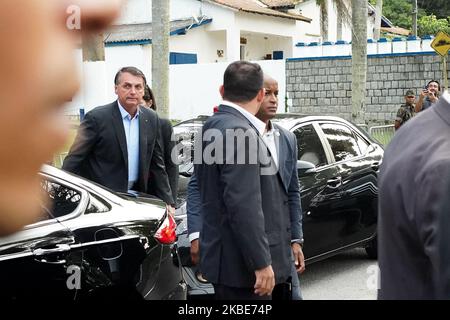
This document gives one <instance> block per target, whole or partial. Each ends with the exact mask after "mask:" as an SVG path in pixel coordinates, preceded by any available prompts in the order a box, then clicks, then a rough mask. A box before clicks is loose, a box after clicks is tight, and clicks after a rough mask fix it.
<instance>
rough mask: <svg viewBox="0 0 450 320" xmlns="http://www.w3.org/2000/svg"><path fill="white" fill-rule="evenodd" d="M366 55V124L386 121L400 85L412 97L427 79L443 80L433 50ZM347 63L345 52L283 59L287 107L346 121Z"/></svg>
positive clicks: (348, 101)
mask: <svg viewBox="0 0 450 320" xmlns="http://www.w3.org/2000/svg"><path fill="white" fill-rule="evenodd" d="M367 60H368V61H367V64H368V70H367V85H366V89H367V92H366V112H365V114H364V117H365V121H366V122H367V123H372V124H373V123H378V124H392V123H393V121H394V119H395V115H396V113H397V110H398V108H399V106H400V105H401V104H402V103H403V102H404V94H405V91H406V90H408V89H413V90H414V91H415V92H416V94H417V97H418V94H419V92H420V90H421V88H422V87H423V86H424V85H426V83H427V82H428V81H429V80H431V79H436V80H438V81H439V82H440V83H441V84H442V83H443V81H442V78H443V75H442V63H441V57H440V56H438V55H436V54H434V53H419V54H388V55H373V56H369V57H368V59H367ZM351 65H352V61H351V57H348V56H347V57H329V58H298V59H288V60H287V61H286V91H287V96H288V97H289V99H290V102H288V104H290V109H289V111H290V112H295V113H302V114H312V115H336V116H340V117H343V118H345V119H347V120H351V104H352V102H351V81H352V69H351ZM449 78H450V72H449Z"/></svg>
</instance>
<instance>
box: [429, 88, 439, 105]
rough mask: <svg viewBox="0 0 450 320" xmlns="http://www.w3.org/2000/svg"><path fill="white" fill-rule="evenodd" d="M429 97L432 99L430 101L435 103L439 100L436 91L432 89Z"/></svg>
mask: <svg viewBox="0 0 450 320" xmlns="http://www.w3.org/2000/svg"><path fill="white" fill-rule="evenodd" d="M428 99H430V101H431V102H433V103H434V102H436V101H437V97H436V94H435V93H434V92H431V91H430V92H429V93H428Z"/></svg>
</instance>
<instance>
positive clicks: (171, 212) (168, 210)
mask: <svg viewBox="0 0 450 320" xmlns="http://www.w3.org/2000/svg"><path fill="white" fill-rule="evenodd" d="M166 210H167V212H168V213H169V214H170V215H171V216H172V217H174V216H175V208H174V207H172V206H171V205H170V204H166Z"/></svg>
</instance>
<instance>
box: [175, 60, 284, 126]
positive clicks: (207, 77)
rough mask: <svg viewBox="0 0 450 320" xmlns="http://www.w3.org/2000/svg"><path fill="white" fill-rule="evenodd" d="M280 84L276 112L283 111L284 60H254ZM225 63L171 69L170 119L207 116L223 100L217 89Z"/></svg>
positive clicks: (221, 81) (221, 80) (176, 66)
mask: <svg viewBox="0 0 450 320" xmlns="http://www.w3.org/2000/svg"><path fill="white" fill-rule="evenodd" d="M257 62H258V63H259V64H260V65H261V67H262V68H263V70H264V72H265V73H267V74H269V75H270V76H272V77H273V78H274V79H276V80H277V81H278V83H279V88H280V95H279V110H278V111H279V112H280V113H282V112H284V105H285V102H284V101H285V91H286V76H285V61H284V60H278V61H257ZM227 66H228V63H213V64H202V65H171V66H170V118H171V119H178V120H186V119H190V118H194V117H196V116H198V115H202V114H203V115H210V114H212V112H213V108H214V106H217V105H219V104H220V102H221V101H222V99H221V97H220V95H219V87H220V85H221V84H222V83H223V73H224V71H225V69H226V67H227Z"/></svg>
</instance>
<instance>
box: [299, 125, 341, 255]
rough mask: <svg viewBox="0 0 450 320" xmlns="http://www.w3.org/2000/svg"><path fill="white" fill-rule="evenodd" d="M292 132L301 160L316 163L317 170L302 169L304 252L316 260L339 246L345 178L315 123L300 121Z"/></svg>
mask: <svg viewBox="0 0 450 320" xmlns="http://www.w3.org/2000/svg"><path fill="white" fill-rule="evenodd" d="M291 131H292V132H293V133H294V134H295V135H296V137H297V148H298V160H300V161H307V162H310V163H312V164H313V165H314V168H313V169H309V170H299V172H298V175H299V182H300V193H301V199H302V210H303V233H304V238H305V247H304V253H305V257H306V258H307V259H312V258H314V257H318V256H319V255H321V254H324V253H326V252H329V251H331V250H333V249H336V248H337V245H336V237H337V234H336V232H335V229H336V224H337V223H338V222H339V216H338V212H336V206H337V205H336V203H337V202H338V201H339V198H340V193H341V179H340V176H339V171H338V169H337V167H336V166H334V165H332V159H331V158H330V155H329V153H328V152H327V150H326V149H325V148H324V141H323V137H321V136H320V135H319V134H318V131H317V125H316V124H315V123H313V122H311V123H305V124H300V125H298V126H296V127H294V128H293V129H292V130H291Z"/></svg>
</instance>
